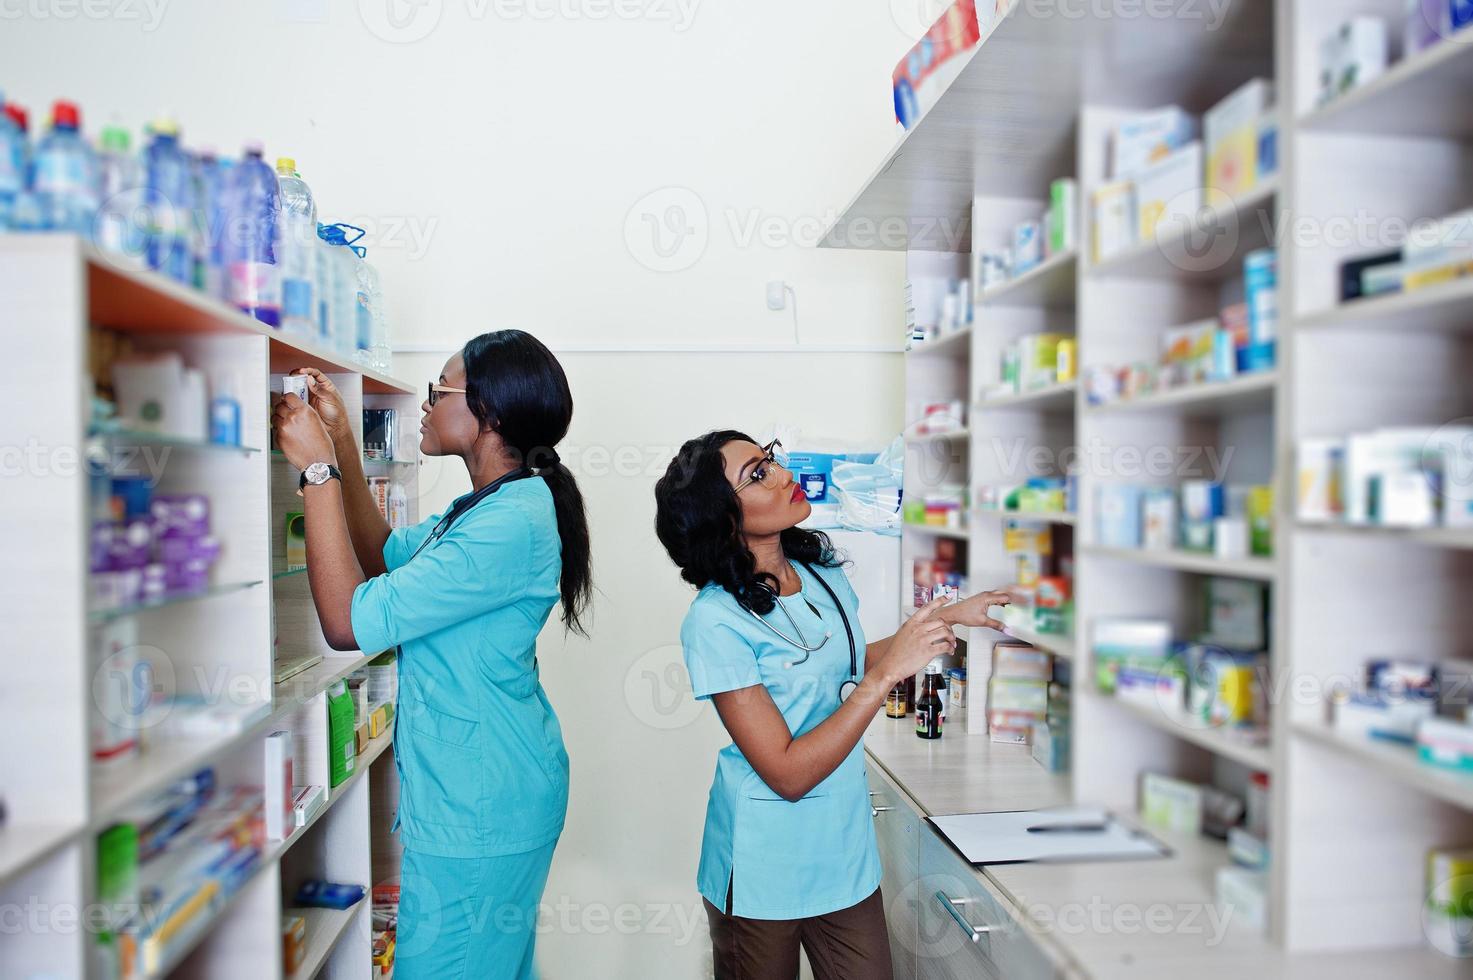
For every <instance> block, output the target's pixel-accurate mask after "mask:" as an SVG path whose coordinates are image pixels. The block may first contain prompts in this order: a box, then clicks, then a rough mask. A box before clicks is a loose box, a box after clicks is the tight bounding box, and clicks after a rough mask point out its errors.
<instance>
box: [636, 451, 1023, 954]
mask: <svg viewBox="0 0 1473 980" xmlns="http://www.w3.org/2000/svg"><path fill="white" fill-rule="evenodd" d="M777 448H778V447H777V445H776V443H771V444H768V445H767V446H761V447H759V446H758V445H757V444H756V443H755V442H753V441H752V439H751V438H750V437H748V436H746V435H744V434H742V433H740V432H735V431H725V432H712V433H709V434H707V435H705V436H702V437H700V438H698V439H692V440H691V441H689V442H687V443H686V444H685V445H684V446H682V447H681V449H680V452H679V454H678V455H676V457H675V459H674V460H672V461H671V463H670V467H669V469H668V470H667V471H666V473H665V476H664V477H663V478H662V479H661V480H660V481H659V483H658V484H657V485H656V487H655V501H656V505H657V513H656V517H655V531H656V533H657V534H658V536H659V538H660V542H661V543H662V544H663V545H664V546H665V549H666V551H668V552H669V554H670V557H671V559H672V560H673V561H674V562H675V564H676V565H678V566H679V567H680V574H681V577H682V578H684V579H685V580H686V581H687V582H689V583H690V584H691V585H694V586H695V587H696V588H697V589H699V590H700V591H699V593H698V594H697V595H696V597H695V600H694V601H693V602H692V603H691V607H690V612H689V613H688V614H687V615H686V617H685V623H684V624H683V626H682V627H681V632H680V639H681V644H682V646H683V647H684V648H685V662H686V666H687V668H688V669H689V671H690V678H691V687H692V689H693V690H694V693H695V696H696V697H697V698H701V699H710V700H711V701H712V702H713V703H714V704H715V705H716V711H717V713H718V714H719V715H720V716H721V722H722V724H723V725H725V726H726V730H727V731H728V732H729V733H730V735H731V739H732V744H731V745H728V746H727V747H726V748H724V749H722V750H721V753H720V754H719V755H718V756H717V760H716V778H715V781H714V782H713V783H712V786H711V795H710V800H709V802H708V804H707V810H706V828H705V834H704V836H703V839H702V844H701V859H700V868H699V871H698V873H697V878H696V883H697V886H698V887H699V889H700V892H701V895H702V897H703V898H704V899H705V906H706V914H707V917H708V919H709V920H710V926H711V945H712V952H713V957H714V960H715V966H716V977H717V978H718V980H736V978H742V980H767V978H771V980H792V978H794V977H796V976H797V975H798V950H799V947H800V946H801V947H802V948H803V949H804V950H805V951H806V952H807V954H808V960H809V963H810V964H811V965H812V967H813V971H814V975H815V976H816V977H817V978H818V980H871V978H880V980H884V978H888V977H890V976H891V964H890V944H889V939H888V935H887V931H886V928H885V910H884V905H883V899H882V897H881V895H880V855H879V850H878V847H877V845H876V842H875V830H874V822H873V818H872V814H871V812H870V806H869V794H868V790H867V788H866V780H865V774H864V757H863V756H864V753H863V749H862V747H861V745H860V742H861V739H862V737H863V735H864V731H865V729H866V727H868V725H869V724H870V721H871V719H873V718H874V716H875V713H876V712H877V711H878V710H879V709H880V707H881V706H882V705H883V704H884V701H885V697H886V695H887V694H888V693H889V691H890V689H891V688H892V687H894V686H895V685H896V684H897V683H899V682H900V681H902V680H903V679H905V678H907V677H910V676H913V675H914V674H915V673H917V672H918V671H919V670H920V669H921V668H922V667H924V666H925V665H926V664H927V663H929V662H930V661H931V660H932V659H933V658H935V657H937V656H940V655H941V654H944V653H948V652H950V651H951V650H952V649H953V648H954V647H955V644H956V639H955V637H954V636H953V634H952V631H951V627H952V626H953V625H967V626H986V627H992V628H994V629H1001V625H1002V624H1000V623H998V622H997V621H996V620H993V619H991V618H990V617H989V616H988V615H987V611H988V609H989V607H991V606H996V605H1006V604H1007V603H1008V602H1009V601H1010V597H1009V596H1008V594H1007V593H1005V592H985V593H982V594H980V595H976V596H973V597H971V598H969V599H965V600H963V601H961V602H958V603H956V604H954V605H950V606H945V605H943V603H942V602H940V601H937V602H933V603H931V604H930V605H928V606H926V607H925V608H923V609H921V610H920V611H919V612H917V613H916V614H915V615H914V616H912V617H911V618H910V619H909V620H908V621H907V622H906V623H905V625H904V626H902V627H901V628H900V630H899V632H897V633H896V634H895V635H894V636H889V637H885V638H884V639H882V640H876V641H873V642H870V643H866V642H865V637H864V634H863V632H862V630H861V629H860V626H859V600H858V597H857V596H856V595H855V593H854V590H853V588H851V587H850V584H849V579H848V578H847V576H845V574H844V570H843V567H842V562H841V560H840V558H839V557H838V556H837V555H836V554H835V552H834V549H833V547H832V545H831V544H830V542H829V540H828V538H827V537H826V536H825V535H824V534H822V533H821V532H812V531H806V530H803V529H802V528H799V527H798V526H797V525H798V523H799V522H800V521H802V520H804V519H805V518H806V517H807V516H808V514H809V512H810V509H811V508H810V505H809V503H808V500H807V498H806V497H805V496H804V494H803V490H802V488H801V487H799V486H798V485H797V484H796V483H795V482H794V481H793V475H792V474H791V473H790V472H788V470H787V469H785V468H784V467H783V466H781V465H780V464H779V462H778V459H777V456H776V450H777Z"/></svg>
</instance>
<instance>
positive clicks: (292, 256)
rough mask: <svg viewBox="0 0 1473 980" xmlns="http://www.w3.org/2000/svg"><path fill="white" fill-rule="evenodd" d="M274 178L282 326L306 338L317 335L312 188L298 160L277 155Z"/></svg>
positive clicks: (315, 250) (315, 220)
mask: <svg viewBox="0 0 1473 980" xmlns="http://www.w3.org/2000/svg"><path fill="white" fill-rule="evenodd" d="M276 180H277V183H278V184H279V185H280V187H281V227H280V234H281V237H280V239H278V242H277V245H278V253H277V260H278V265H279V266H280V268H281V329H282V330H285V331H286V332H287V333H291V334H296V335H297V336H299V337H304V338H306V339H308V340H316V339H317V337H318V325H317V312H318V311H317V299H316V292H317V257H318V251H317V245H318V243H319V242H318V238H317V205H316V204H315V203H314V202H313V200H312V190H311V188H309V187H308V186H307V182H306V181H305V180H303V179H302V175H301V174H299V173H297V161H296V160H294V159H292V158H291V157H280V158H278V159H277V161H276Z"/></svg>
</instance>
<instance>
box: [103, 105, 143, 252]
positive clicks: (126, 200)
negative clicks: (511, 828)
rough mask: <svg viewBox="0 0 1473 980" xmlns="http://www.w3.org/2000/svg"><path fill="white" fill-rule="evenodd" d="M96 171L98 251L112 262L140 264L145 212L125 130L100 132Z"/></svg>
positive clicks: (137, 170) (136, 163)
mask: <svg viewBox="0 0 1473 980" xmlns="http://www.w3.org/2000/svg"><path fill="white" fill-rule="evenodd" d="M97 170H98V186H99V191H100V198H99V200H100V203H99V204H98V207H97V223H96V233H95V237H96V240H97V247H98V248H100V249H102V250H103V251H104V252H107V253H108V254H109V255H112V256H113V257H114V258H121V259H126V260H129V261H130V262H141V261H143V259H144V256H145V255H146V254H147V247H148V235H147V231H148V229H147V228H146V227H145V226H144V223H143V221H142V220H141V216H142V215H143V214H145V213H147V212H146V211H143V210H141V209H140V208H139V205H140V204H142V203H143V201H144V188H143V177H142V171H141V168H140V166H139V161H138V158H137V157H136V156H134V155H133V152H132V141H131V140H130V139H129V137H128V131H127V130H126V129H123V128H122V127H121V126H108V127H106V128H105V129H103V131H102V150H101V152H100V153H98V155H97Z"/></svg>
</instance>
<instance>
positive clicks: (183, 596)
mask: <svg viewBox="0 0 1473 980" xmlns="http://www.w3.org/2000/svg"><path fill="white" fill-rule="evenodd" d="M260 584H261V579H256V580H255V581H251V582H226V583H224V584H221V585H212V586H210V587H209V588H207V589H204V590H203V591H200V592H187V593H180V594H176V595H169V596H163V597H162V598H159V599H150V600H145V601H143V602H136V603H133V604H131V605H127V606H118V607H116V608H112V609H92V610H89V611H88V613H87V622H89V623H92V624H93V625H98V624H101V623H110V622H113V621H114V620H118V619H125V618H127V617H128V616H136V615H138V614H139V613H145V612H151V611H152V610H155V609H167V608H169V607H170V606H181V605H184V604H185V603H190V602H203V601H204V600H206V599H213V598H215V597H217V596H222V595H230V594H231V593H233V592H244V591H245V590H246V589H253V588H255V587H256V586H258V585H260Z"/></svg>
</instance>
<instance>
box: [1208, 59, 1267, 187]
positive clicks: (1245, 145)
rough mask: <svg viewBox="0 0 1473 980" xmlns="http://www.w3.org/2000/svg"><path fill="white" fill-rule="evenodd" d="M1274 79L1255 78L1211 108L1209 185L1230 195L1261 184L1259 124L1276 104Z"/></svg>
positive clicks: (1209, 116)
mask: <svg viewBox="0 0 1473 980" xmlns="http://www.w3.org/2000/svg"><path fill="white" fill-rule="evenodd" d="M1273 101H1274V87H1273V83H1272V82H1270V81H1268V80H1266V79H1262V78H1255V79H1253V80H1252V81H1250V82H1248V83H1247V84H1246V85H1243V86H1242V87H1240V88H1238V89H1237V90H1236V91H1234V92H1233V93H1232V94H1231V95H1229V96H1228V97H1227V98H1225V99H1223V100H1222V101H1221V102H1219V103H1218V104H1217V105H1215V106H1213V107H1212V108H1211V109H1209V110H1207V114H1206V115H1205V116H1203V117H1202V133H1203V136H1204V138H1205V139H1206V142H1207V171H1206V182H1207V186H1208V187H1209V188H1211V189H1212V190H1213V191H1216V192H1221V193H1223V194H1226V195H1228V196H1229V197H1230V198H1236V197H1240V196H1241V195H1243V194H1247V193H1248V192H1249V191H1251V190H1253V188H1255V187H1257V186H1258V182H1259V174H1258V157H1259V145H1260V142H1259V125H1260V122H1261V120H1262V119H1263V117H1264V114H1265V113H1267V112H1268V111H1269V109H1270V108H1271V107H1272V106H1273Z"/></svg>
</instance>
